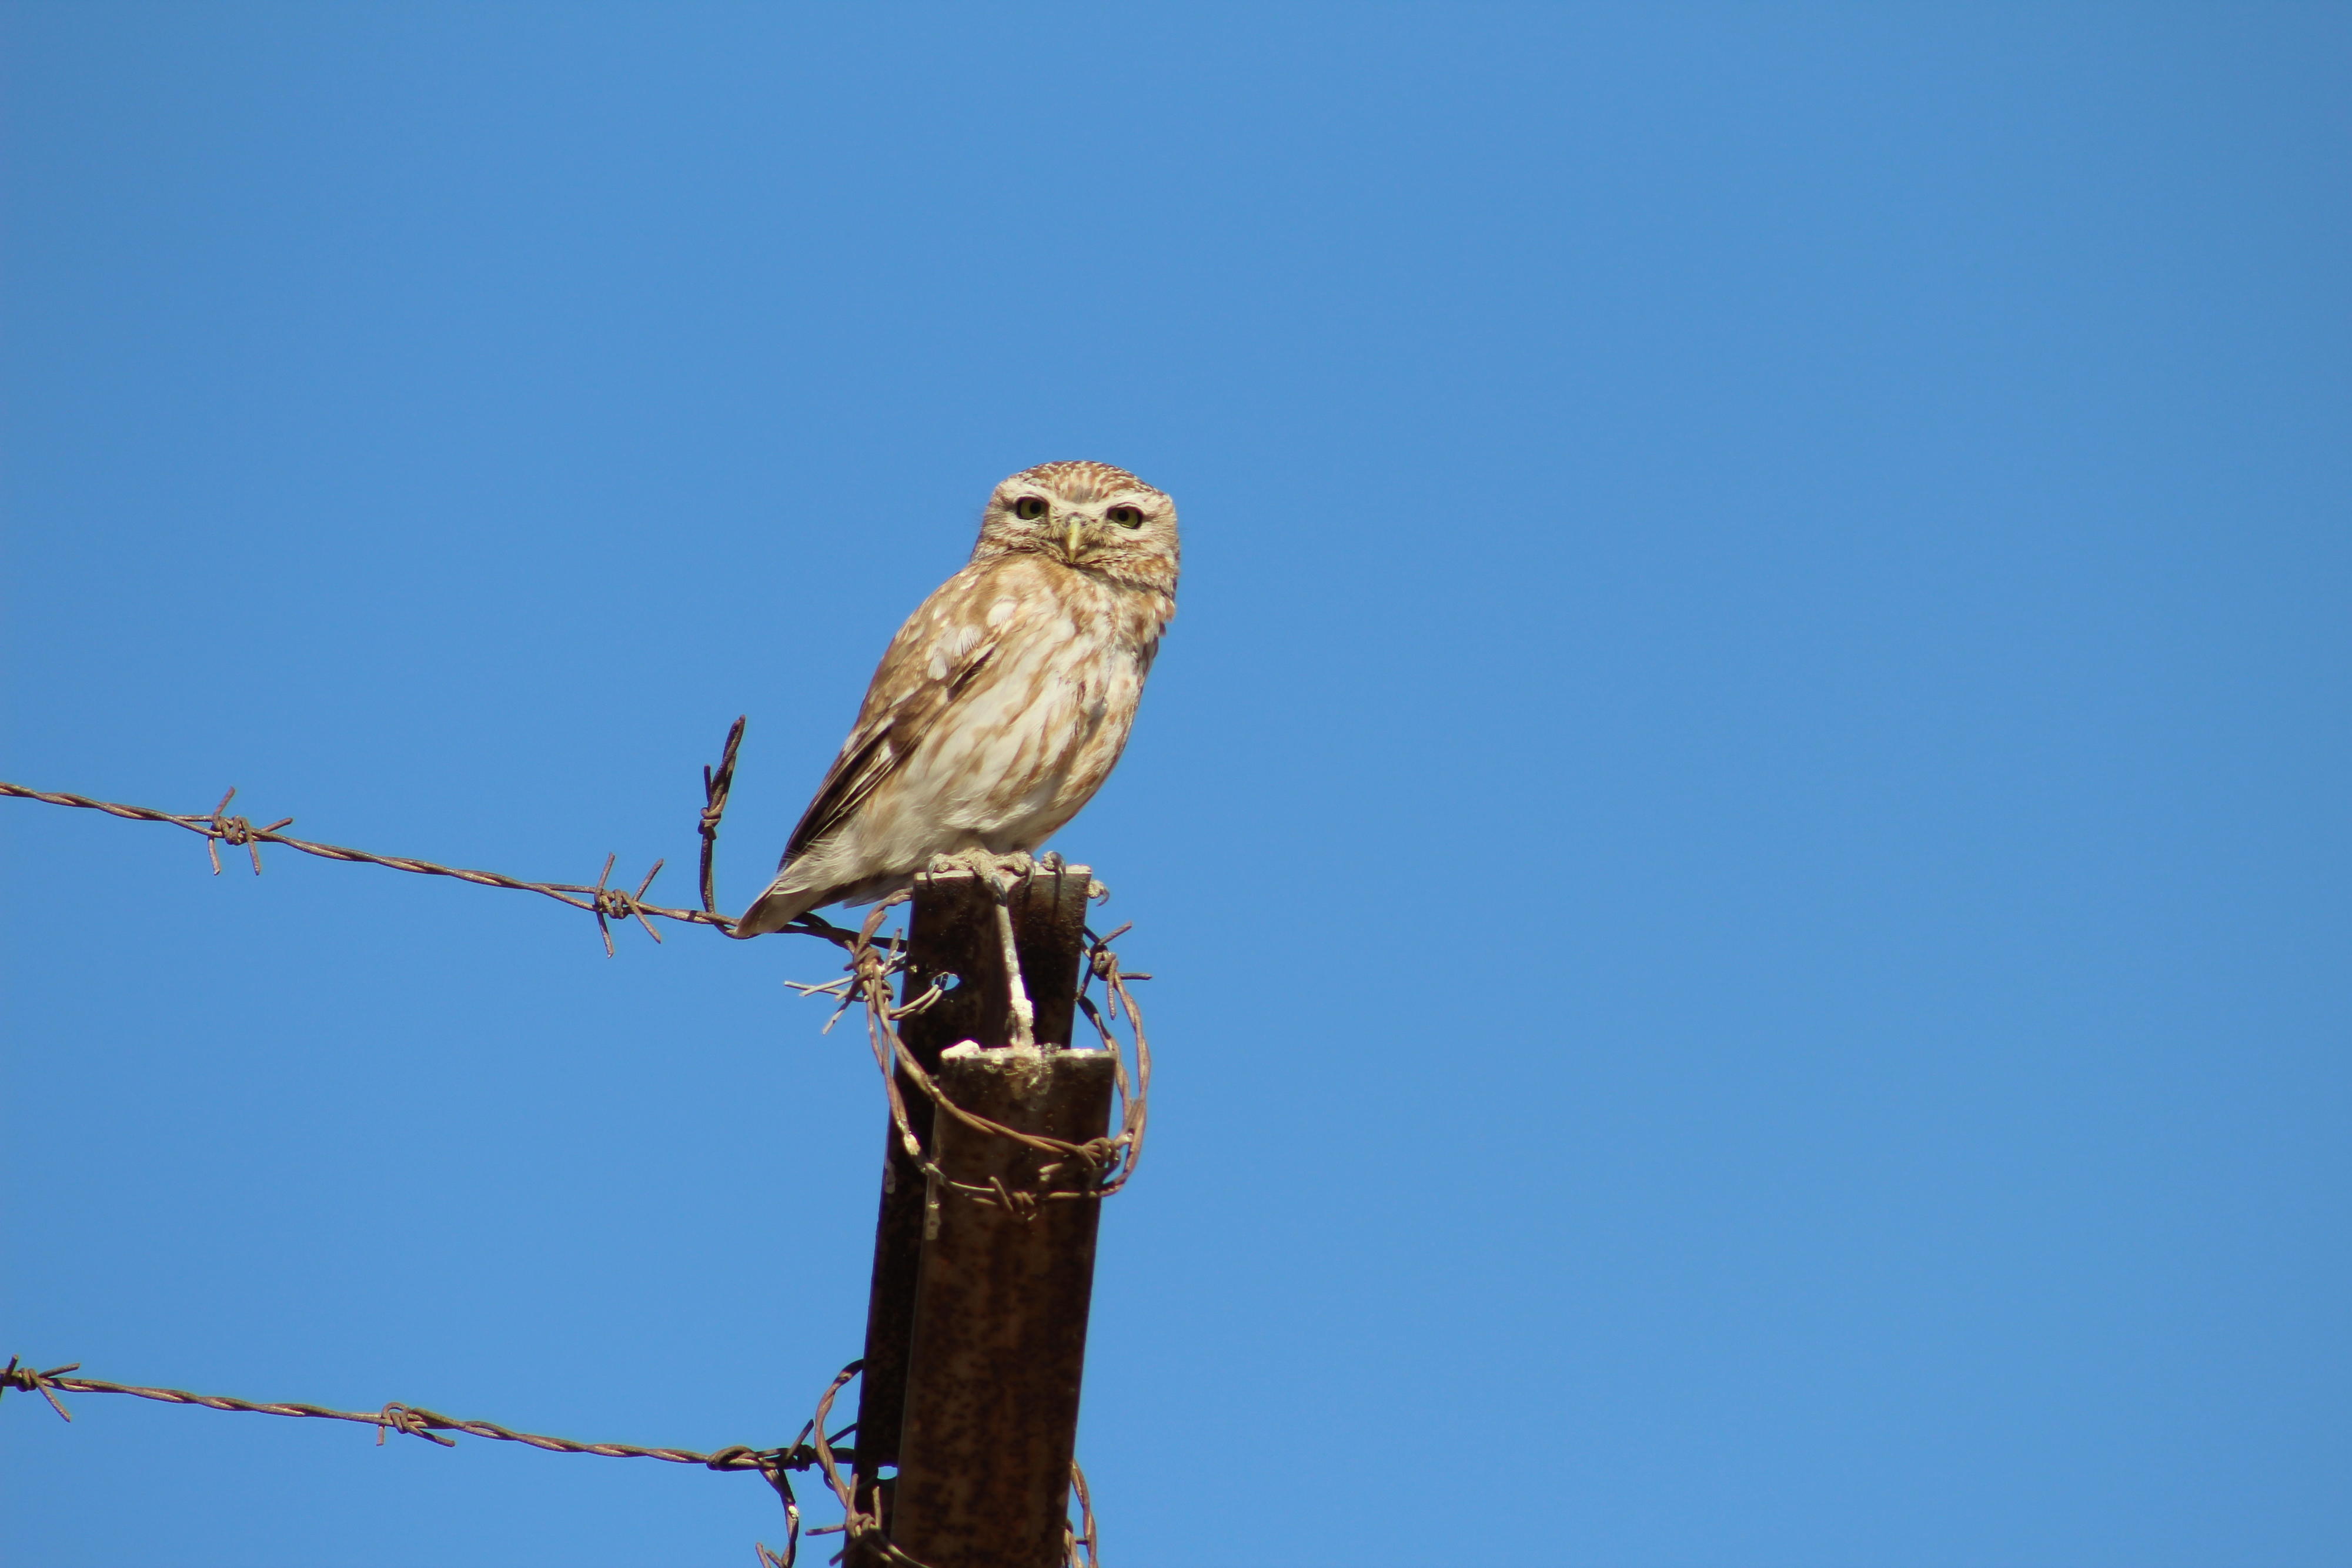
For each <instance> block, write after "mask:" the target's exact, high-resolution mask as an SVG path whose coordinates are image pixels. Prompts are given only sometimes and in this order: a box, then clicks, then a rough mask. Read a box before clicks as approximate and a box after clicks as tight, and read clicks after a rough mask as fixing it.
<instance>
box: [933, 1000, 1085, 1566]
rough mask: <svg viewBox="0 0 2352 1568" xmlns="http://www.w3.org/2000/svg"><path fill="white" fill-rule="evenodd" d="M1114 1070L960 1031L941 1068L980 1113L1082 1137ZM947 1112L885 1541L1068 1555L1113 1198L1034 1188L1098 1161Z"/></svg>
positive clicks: (974, 1555) (980, 1559) (954, 1557)
mask: <svg viewBox="0 0 2352 1568" xmlns="http://www.w3.org/2000/svg"><path fill="white" fill-rule="evenodd" d="M1113 1075H1114V1069H1113V1063H1112V1061H1111V1057H1110V1054H1109V1053H1108V1051H1018V1050H1015V1051H983V1050H982V1049H980V1048H979V1047H977V1046H973V1045H958V1046H954V1047H952V1048H950V1050H949V1051H948V1052H947V1058H946V1060H945V1061H943V1062H942V1063H941V1066H940V1078H939V1082H940V1089H941V1091H942V1092H945V1093H946V1095H947V1097H948V1099H949V1100H950V1102H952V1103H955V1104H957V1105H960V1106H961V1107H963V1108H964V1109H965V1110H968V1111H971V1113H974V1114H976V1115H980V1116H984V1117H986V1118H988V1119H989V1120H990V1121H992V1122H997V1123H1001V1124H1003V1125H1005V1126H1008V1127H1012V1128H1014V1129H1015V1130H1017V1131H1020V1132H1024V1133H1040V1134H1045V1135H1046V1136H1048V1137H1052V1138H1058V1139H1061V1140H1063V1141H1064V1142H1066V1143H1074V1144H1076V1143H1085V1142H1086V1141H1087V1140H1088V1139H1092V1138H1099V1137H1101V1136H1102V1135H1103V1134H1104V1133H1105V1131H1106V1130H1107V1129H1108V1125H1109V1123H1110V1102H1111V1088H1112V1079H1113ZM938 1126H939V1145H938V1153H937V1155H935V1156H934V1157H935V1161H936V1163H937V1164H938V1166H940V1170H941V1172H942V1173H943V1174H944V1175H945V1176H946V1177H947V1181H946V1182H935V1183H933V1184H932V1186H933V1190H932V1192H931V1194H930V1206H931V1207H929V1210H928V1212H927V1213H926V1215H925V1218H924V1239H923V1263H922V1270H921V1274H920V1276H919V1280H918V1281H917V1283H916V1287H915V1334H914V1345H913V1351H912V1354H911V1356H910V1358H909V1364H908V1378H907V1412H906V1417H905V1423H904V1425H903V1426H902V1427H901V1428H900V1430H899V1438H898V1446H899V1456H898V1497H897V1508H898V1512H897V1514H896V1516H895V1517H894V1518H893V1519H892V1520H891V1522H890V1539H891V1543H892V1544H893V1545H895V1546H897V1547H898V1549H899V1550H900V1551H902V1552H906V1553H907V1554H908V1556H910V1557H913V1558H914V1559H915V1560H916V1561H918V1562H919V1563H923V1564H925V1568H1057V1565H1058V1564H1059V1563H1061V1562H1062V1537H1063V1532H1064V1524H1065V1521H1066V1519H1067V1517H1068V1513H1069V1506H1070V1459H1071V1456H1072V1451H1073V1449H1074V1448H1076V1443H1077V1435H1078V1385H1079V1382H1080V1379H1081V1376H1082V1375H1083V1374H1084V1372H1085V1370H1086V1359H1087V1306H1088V1303H1089V1301H1091V1300H1092V1297H1093V1294H1094V1277H1095V1229H1096V1226H1097V1223H1098V1222H1099V1220H1100V1218H1101V1217H1102V1205H1101V1203H1100V1202H1099V1201H1097V1200H1095V1199H1092V1198H1059V1199H1056V1198H1041V1199H1039V1200H1037V1201H1035V1202H1034V1203H1031V1202H1028V1201H1027V1200H1026V1195H1028V1194H1032V1193H1042V1192H1045V1191H1058V1192H1084V1191H1087V1189H1088V1188H1090V1187H1091V1186H1093V1184H1094V1181H1095V1179H1096V1178H1095V1176H1094V1174H1093V1172H1092V1171H1091V1170H1090V1169H1089V1168H1088V1167H1087V1166H1086V1165H1085V1164H1084V1163H1083V1162H1081V1161H1078V1160H1075V1159H1070V1158H1066V1157H1065V1156H1060V1155H1051V1154H1045V1153H1041V1152H1039V1151H1037V1150H1035V1149H1032V1148H1029V1147H1028V1146H1026V1145H1021V1144H1016V1143H1014V1142H1013V1140H1012V1139H1010V1138H1006V1137H1003V1136H1002V1135H1000V1134H993V1133H989V1132H985V1131H982V1130H979V1129H976V1128H973V1127H971V1126H969V1125H967V1124H964V1123H962V1122H960V1121H958V1120H956V1119H954V1118H953V1117H948V1116H942V1117H941V1118H940V1121H939V1124H938ZM950 1183H953V1184H961V1185H955V1186H951V1185H949V1184H950ZM966 1187H977V1188H979V1189H980V1191H979V1192H978V1193H977V1194H975V1193H973V1192H971V1191H968V1190H965V1188H966ZM1012 1195H1021V1196H1016V1197H1013V1203H1014V1204H1015V1205H1017V1206H1018V1210H1017V1211H1016V1209H1014V1208H1008V1207H1006V1203H1005V1197H1007V1196H1012Z"/></svg>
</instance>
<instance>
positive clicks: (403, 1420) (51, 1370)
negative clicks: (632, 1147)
mask: <svg viewBox="0 0 2352 1568" xmlns="http://www.w3.org/2000/svg"><path fill="white" fill-rule="evenodd" d="M80 1369H81V1363H79V1362H78V1361H77V1362H68V1363H67V1364H65V1365H63V1366H52V1367H47V1368H37V1367H33V1366H28V1365H26V1364H24V1363H23V1360H22V1358H21V1357H18V1356H13V1355H12V1356H10V1357H9V1358H8V1364H7V1365H6V1366H5V1367H0V1395H5V1393H6V1391H7V1390H9V1389H11V1388H15V1389H20V1390H23V1391H24V1392H26V1393H28V1394H38V1395H39V1396H41V1397H42V1398H44V1399H46V1400H47V1401H48V1402H49V1407H50V1408H51V1409H53V1410H55V1411H56V1412H57V1413H58V1415H59V1416H62V1417H64V1418H65V1419H66V1420H68V1421H71V1420H72V1419H73V1412H72V1411H70V1410H68V1409H67V1408H66V1406H65V1403H64V1401H62V1400H60V1399H59V1398H58V1395H59V1394H60V1393H64V1394H127V1395H130V1396H133V1397H134V1398H139V1399H152V1400H156V1401H158V1402H160V1403H162V1404H165V1405H194V1406H201V1407H202V1408H204V1409H206V1410H226V1411H233V1412H237V1413H241V1414H245V1415H252V1416H298V1417H304V1418H309V1419H314V1420H326V1421H349V1422H352V1423H353V1424H354V1425H357V1426H362V1427H374V1428H375V1440H376V1446H377V1447H379V1448H381V1447H383V1439H384V1434H385V1433H387V1432H402V1433H405V1434H407V1435H408V1436H410V1437H422V1438H424V1439H425V1441H426V1442H429V1443H437V1444H439V1445H440V1446H441V1447H443V1448H456V1447H457V1439H456V1438H455V1437H443V1436H442V1435H441V1434H442V1433H444V1432H463V1433H465V1434H466V1435H467V1436H468V1437H488V1438H491V1439H494V1440H496V1441H498V1442H501V1443H521V1444H524V1445H526V1446H527V1447H530V1448H541V1449H544V1450H546V1451H547V1452H549V1453H552V1454H591V1455H594V1456H596V1457H598V1458H611V1459H661V1460H665V1461H667V1463H670V1464H673V1465H699V1466H701V1467H702V1468H703V1469H708V1470H719V1471H730V1470H752V1471H756V1472H758V1473H759V1474H760V1476H761V1478H762V1479H765V1480H766V1481H767V1482H768V1484H769V1485H770V1486H771V1487H772V1488H773V1489H774V1490H775V1491H776V1494H777V1496H778V1498H779V1499H780V1500H782V1503H783V1505H784V1519H785V1523H786V1526H787V1529H788V1530H789V1531H790V1534H789V1536H788V1538H787V1543H786V1546H785V1549H784V1551H783V1552H782V1553H781V1554H779V1553H777V1552H771V1551H769V1550H768V1548H767V1547H766V1546H765V1545H761V1546H760V1548H759V1551H760V1554H761V1562H762V1563H775V1564H777V1568H792V1563H793V1557H794V1556H795V1555H796V1553H797V1551H798V1546H799V1540H800V1534H801V1515H800V1503H799V1501H798V1500H796V1499H795V1498H794V1497H793V1487H792V1481H791V1479H790V1478H789V1476H788V1475H787V1474H786V1472H788V1471H791V1470H807V1469H814V1468H815V1466H816V1465H817V1463H818V1456H819V1454H820V1452H823V1453H825V1454H828V1455H832V1456H834V1457H835V1458H839V1457H840V1456H841V1455H842V1454H843V1452H844V1450H842V1449H839V1448H834V1447H833V1446H832V1445H833V1444H835V1443H837V1442H839V1441H840V1440H841V1439H842V1438H843V1437H846V1436H847V1435H848V1434H849V1433H850V1432H852V1431H854V1430H855V1429H856V1427H855V1424H853V1425H852V1426H849V1427H843V1428H842V1429H841V1430H840V1431H838V1432H835V1433H834V1434H833V1435H832V1436H831V1437H829V1438H826V1439H825V1440H824V1445H823V1446H822V1448H820V1446H819V1445H817V1444H813V1443H811V1442H810V1440H809V1439H810V1437H811V1436H812V1435H813V1433H814V1428H815V1423H814V1422H812V1423H810V1424H809V1425H808V1426H805V1427H802V1428H801V1435H800V1436H799V1437H796V1438H794V1439H793V1442H792V1443H791V1444H790V1445H789V1446H787V1447H785V1448H750V1447H747V1446H745V1445H742V1444H737V1445H735V1446H734V1447H731V1448H714V1449H712V1450H711V1451H710V1452H709V1453H703V1452H701V1451H699V1450H698V1449H694V1448H646V1447H644V1446H642V1445H640V1444H636V1443H583V1442H578V1441H576V1440H574V1439H572V1438H570V1437H550V1436H548V1435H547V1434H546V1433H543V1432H518V1431H516V1430H515V1429H514V1428H513V1427H502V1426H500V1425H499V1424H498V1423H497V1422H495V1421H474V1420H465V1419H461V1418H459V1417H457V1416H444V1415H442V1414H441V1413H440V1412H438V1411H436V1410H427V1409H425V1407H424V1406H418V1405H403V1404H399V1403H394V1404H389V1405H386V1406H383V1408H381V1409H377V1410H336V1409H333V1408H331V1407H330V1406H324V1405H304V1404H296V1403H290V1402H276V1401H264V1400H255V1399H238V1398H236V1397H233V1396H229V1395H226V1394H197V1393H194V1392H192V1391H190V1390H188V1389H185V1388H150V1387H145V1386H142V1385H137V1384H130V1383H110V1382H108V1381H107V1380H106V1379H104V1378H101V1377H76V1376H73V1375H72V1374H74V1373H76V1372H79V1370H80ZM857 1369H858V1364H857V1363H856V1362H852V1363H850V1364H849V1365H848V1367H847V1368H845V1370H844V1372H843V1374H842V1375H841V1376H840V1377H839V1378H837V1379H835V1385H834V1386H835V1389H836V1390H837V1389H838V1388H839V1387H840V1385H841V1384H843V1383H845V1382H846V1381H847V1380H848V1379H849V1378H850V1377H851V1376H852V1375H855V1374H856V1371H857ZM820 1409H821V1410H823V1411H824V1413H825V1414H827V1415H830V1414H831V1410H832V1401H831V1399H830V1397H828V1398H827V1399H825V1400H824V1401H823V1402H822V1404H821V1405H820ZM847 1452H848V1454H849V1456H850V1457H851V1458H852V1460H853V1462H854V1460H855V1456H856V1450H854V1449H851V1450H847ZM834 1528H835V1529H836V1530H838V1529H839V1528H840V1527H839V1526H837V1525H836V1526H835V1527H834Z"/></svg>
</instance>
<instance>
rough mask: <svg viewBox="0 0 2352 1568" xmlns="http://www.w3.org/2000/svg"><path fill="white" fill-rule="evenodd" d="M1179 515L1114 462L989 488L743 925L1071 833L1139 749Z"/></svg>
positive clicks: (1168, 612)
mask: <svg viewBox="0 0 2352 1568" xmlns="http://www.w3.org/2000/svg"><path fill="white" fill-rule="evenodd" d="M1176 554H1177V551H1176V504H1175V502H1173V501H1171V500H1170V499H1169V498H1168V497H1167V496H1166V495H1164V494H1162V493H1161V492H1160V491H1158V490H1155V489H1153V488H1152V487H1151V486H1149V485H1147V484H1145V483H1144V482H1143V481H1142V480H1140V479H1139V478H1137V477H1136V476H1134V475H1132V474H1129V472H1127V471H1126V470H1125V469H1123V468H1114V467H1112V466H1111V465H1109V464H1108V463H1045V464H1041V465H1038V466H1037V467H1034V468H1028V469H1024V470H1023V471H1022V472H1020V473H1018V474H1015V475H1014V476H1013V477H1011V478H1010V479H1007V480H1006V481H1004V483H1003V484H1002V485H999V486H997V487H996V492H995V494H993V495H992V496H991V497H989V498H988V507H987V509H986V510H985V511H983V512H982V514H981V518H980V542H979V543H978V544H977V545H975V546H974V547H973V548H972V552H971V564H969V565H967V566H966V567H965V568H964V569H963V570H961V571H959V572H957V573H956V574H955V575H954V576H953V577H951V578H950V579H948V580H947V581H945V582H943V583H941V584H940V586H939V588H938V589H937V590H936V591H933V592H932V594H931V596H930V597H929V599H927V600H925V601H923V603H922V607H921V608H920V609H919V610H917V611H916V612H915V613H914V614H913V615H911V616H909V617H908V621H907V623H906V624H905V625H904V626H901V627H900V628H898V635H897V636H896V637H894V638H892V639H891V640H890V647H889V651H888V652H887V653H884V654H883V655H882V663H881V664H880V665H878V666H877V668H876V669H875V672H874V683H873V685H869V686H868V687H866V703H865V706H862V707H860V708H859V709H858V710H857V723H856V725H855V726H854V727H852V728H851V729H850V732H849V738H848V739H847V740H846V741H845V742H843V743H842V747H841V755H840V756H838V757H836V758H834V761H833V767H832V768H831V769H830V770H829V771H827V772H826V774H825V776H824V783H822V784H820V785H818V786H817V790H816V799H815V800H811V801H810V802H809V807H808V810H806V811H804V812H803V813H802V815H801V821H800V826H798V827H796V828H794V829H793V836H792V841H791V842H789V843H788V844H786V845H785V847H784V858H783V862H782V865H781V866H780V867H779V868H778V870H777V873H776V880H775V881H774V882H772V883H770V884H769V886H768V891H767V892H765V893H763V894H761V895H760V898H759V901H758V902H757V903H755V904H752V905H751V908H750V909H749V910H747V911H745V912H744V915H743V917H742V919H740V920H739V921H737V922H736V924H735V935H736V936H758V935H759V934H760V933H761V932H763V931H775V930H780V929H782V927H783V926H784V925H788V924H789V923H791V922H792V921H793V920H794V919H796V918H797V917H798V916H800V915H803V914H804V913H806V912H807V911H809V910H812V909H814V908H816V907H818V906H819V905H820V904H837V903H850V904H860V903H865V902H866V901H868V900H871V899H876V898H879V897H881V896H883V895H884V894H888V893H892V892H895V891H896V890H898V888H901V887H904V886H905V885H906V884H907V883H908V880H909V879H910V878H911V877H913V876H914V874H915V873H917V872H919V871H922V870H924V869H925V868H926V867H927V866H929V864H930V862H931V858H932V857H933V856H935V855H941V854H966V853H971V852H986V853H989V854H994V855H1005V854H1013V853H1016V852H1018V853H1027V852H1032V851H1034V850H1035V849H1036V848H1037V846H1038V845H1040V844H1042V843H1044V842H1045V840H1046V838H1047V837H1048V836H1049V835H1051V834H1052V833H1053V832H1054V831H1055V830H1056V829H1058V828H1060V827H1061V825H1062V824H1063V823H1065V822H1066V821H1069V820H1070V819H1071V818H1072V817H1074V816H1076V815H1077V813H1078V809H1079V808H1080V807H1082V806H1084V805H1085V804H1086V803H1087V801H1088V800H1091V799H1093V797H1094V792H1095V791H1096V790H1097V789H1100V788H1101V787H1102V782H1103V780H1104V779H1107V778H1108V777H1109V775H1110V770H1111V768H1112V765H1113V764H1115V763H1117V762H1118V754H1119V751H1120V749H1121V748H1122V747H1125V746H1126V745H1127V732H1128V727H1129V725H1131V724H1132V723H1133V722H1134V720H1135V705H1136V701H1137V699H1138V698H1139V697H1140V696H1141V695H1143V677H1144V676H1145V675H1146V674H1149V673H1150V669H1151V657H1152V654H1153V653H1155V652H1156V651H1157V650H1158V648H1159V646H1160V632H1161V630H1162V629H1164V628H1165V627H1166V626H1167V624H1168V621H1169V618H1170V617H1171V616H1172V615H1174V614H1175V613H1176Z"/></svg>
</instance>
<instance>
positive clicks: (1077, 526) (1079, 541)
mask: <svg viewBox="0 0 2352 1568" xmlns="http://www.w3.org/2000/svg"><path fill="white" fill-rule="evenodd" d="M1062 538H1063V541H1064V542H1065V543H1066V545H1067V546H1068V549H1069V552H1070V559H1072V560H1076V559H1078V557H1079V556H1080V555H1082V554H1083V553H1085V550H1086V538H1087V522H1086V519H1085V518H1084V517H1072V518H1070V519H1069V520H1068V521H1067V522H1066V523H1064V524H1063V525H1062Z"/></svg>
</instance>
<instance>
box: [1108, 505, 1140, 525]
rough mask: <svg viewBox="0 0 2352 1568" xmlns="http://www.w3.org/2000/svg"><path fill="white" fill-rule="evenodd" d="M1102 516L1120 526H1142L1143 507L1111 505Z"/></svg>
mask: <svg viewBox="0 0 2352 1568" xmlns="http://www.w3.org/2000/svg"><path fill="white" fill-rule="evenodd" d="M1103 516H1104V517H1108V518H1109V519H1110V520H1111V521H1112V522H1114V523H1117V524H1118V526H1119V527H1120V528H1141V527H1142V526H1143V508H1142V507H1112V508H1111V509H1110V510H1109V511H1108V512H1105V513H1104V514H1103Z"/></svg>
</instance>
